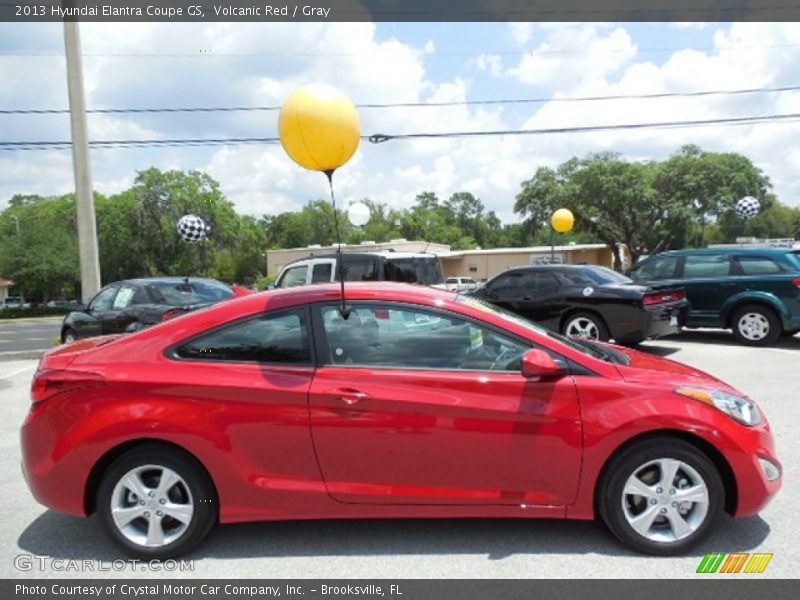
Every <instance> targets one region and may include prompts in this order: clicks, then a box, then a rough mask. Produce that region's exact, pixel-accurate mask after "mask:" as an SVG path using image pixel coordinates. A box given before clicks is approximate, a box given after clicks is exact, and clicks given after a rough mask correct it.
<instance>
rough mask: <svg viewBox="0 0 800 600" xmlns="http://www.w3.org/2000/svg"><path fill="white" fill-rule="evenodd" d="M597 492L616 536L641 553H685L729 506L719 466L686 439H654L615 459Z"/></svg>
mask: <svg viewBox="0 0 800 600" xmlns="http://www.w3.org/2000/svg"><path fill="white" fill-rule="evenodd" d="M604 473H605V475H604V476H603V480H602V481H601V482H600V487H599V489H598V498H597V500H598V502H597V504H598V512H599V513H600V515H601V516H602V518H603V520H604V521H605V522H606V524H607V525H608V528H609V529H610V530H611V532H612V533H613V534H614V535H615V536H616V537H617V538H619V539H620V540H621V541H622V542H623V543H624V544H626V545H627V546H630V547H631V548H633V549H635V550H638V551H639V552H645V553H648V554H656V555H662V556H668V555H673V554H680V553H682V552H685V551H686V550H688V549H689V548H691V547H692V546H694V545H695V544H697V543H698V542H700V540H702V539H703V537H705V536H706V534H707V533H708V532H709V530H710V529H711V528H712V526H713V524H714V522H715V521H716V519H717V517H718V516H719V513H720V512H721V511H722V507H723V505H724V500H725V498H724V496H725V492H724V487H723V484H722V478H721V477H720V475H719V472H718V471H717V468H716V467H715V466H714V464H713V463H712V462H711V461H710V460H709V459H708V457H707V456H706V455H705V454H703V453H702V452H700V451H699V450H698V449H697V448H695V447H694V446H692V445H691V444H688V443H686V442H684V441H682V440H678V439H672V438H653V439H650V440H646V441H643V442H641V443H639V444H636V445H634V446H631V447H629V448H627V449H625V450H624V451H622V452H621V453H620V454H618V455H617V456H616V457H614V458H613V459H612V461H611V463H609V465H608V466H607V468H606V469H605V471H604Z"/></svg>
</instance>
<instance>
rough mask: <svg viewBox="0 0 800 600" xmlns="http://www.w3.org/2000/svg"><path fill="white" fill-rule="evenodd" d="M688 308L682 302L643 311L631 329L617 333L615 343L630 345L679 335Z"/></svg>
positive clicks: (684, 302) (686, 304) (687, 315)
mask: <svg viewBox="0 0 800 600" xmlns="http://www.w3.org/2000/svg"><path fill="white" fill-rule="evenodd" d="M689 307H690V304H689V302H688V301H687V300H682V301H680V302H673V303H671V304H667V305H664V306H658V307H653V308H646V309H645V310H644V311H643V312H644V317H643V318H642V319H641V320H640V321H639V322H638V323H636V324H635V325H634V326H633V327H628V328H625V329H623V330H622V331H620V332H618V334H617V335H616V336H615V341H616V342H617V343H619V344H632V343H637V342H641V341H644V340H650V339H655V338H660V337H664V336H667V335H674V334H676V333H680V332H681V329H682V328H683V327H684V325H686V320H687V319H688V318H689Z"/></svg>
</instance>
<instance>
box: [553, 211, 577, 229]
mask: <svg viewBox="0 0 800 600" xmlns="http://www.w3.org/2000/svg"><path fill="white" fill-rule="evenodd" d="M550 223H551V224H552V225H553V229H555V230H556V231H557V232H558V233H567V232H568V231H572V226H573V225H575V216H574V215H573V214H572V211H571V210H568V209H566V208H559V209H558V210H557V211H556V212H554V213H553V216H552V218H551V219H550Z"/></svg>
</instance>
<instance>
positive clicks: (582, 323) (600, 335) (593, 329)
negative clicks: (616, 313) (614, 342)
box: [561, 312, 610, 342]
mask: <svg viewBox="0 0 800 600" xmlns="http://www.w3.org/2000/svg"><path fill="white" fill-rule="evenodd" d="M561 333H563V334H564V335H567V336H570V337H577V338H584V339H589V340H598V341H601V342H607V341H608V339H609V337H610V336H609V333H608V327H606V324H605V323H604V322H603V319H602V318H601V317H599V316H597V315H595V314H592V313H587V312H579V313H574V314H571V315H570V316H568V317H567V319H566V320H565V321H564V325H563V326H562V327H561Z"/></svg>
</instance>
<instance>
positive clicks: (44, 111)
mask: <svg viewBox="0 0 800 600" xmlns="http://www.w3.org/2000/svg"><path fill="white" fill-rule="evenodd" d="M797 90H800V85H788V86H782V87H772V88H747V89H738V90H700V91H694V92H661V93H654V94H617V95H609V96H578V97H565V98H544V97H540V98H502V99H494V100H453V101H442V102H387V103H361V104H356V108H363V109H381V108H432V107H446V106H490V105H503V104H543V103H545V102H597V101H605V100H651V99H654V98H696V97H702V96H736V95H743V94H761V93H764V94H773V93H780V92H791V91H797ZM280 109H281V107H280V106H212V107H201V106H194V107H178V108H95V109H91V110H87V111H86V112H87V113H94V114H142V113H181V112H187V113H193V112H250V111H264V112H267V111H278V110H280ZM67 113H69V109H62V108H58V109H33V108H31V109H0V115H58V114H67Z"/></svg>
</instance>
